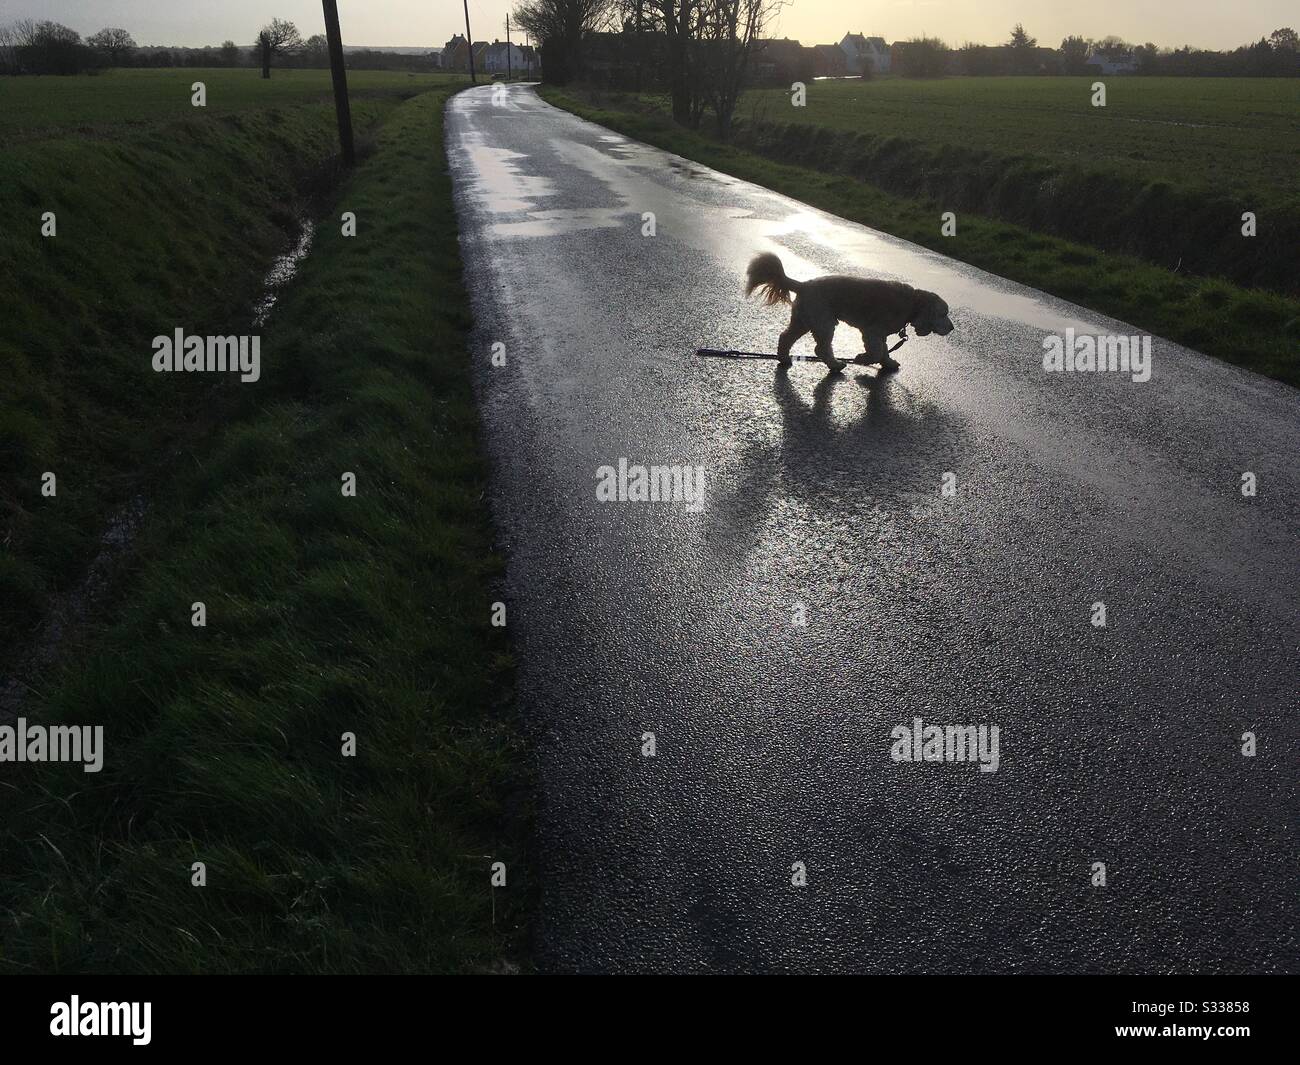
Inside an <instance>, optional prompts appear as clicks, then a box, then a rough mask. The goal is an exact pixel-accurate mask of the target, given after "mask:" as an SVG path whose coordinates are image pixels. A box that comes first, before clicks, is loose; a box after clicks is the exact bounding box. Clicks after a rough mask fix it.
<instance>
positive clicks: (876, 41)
mask: <svg viewBox="0 0 1300 1065" xmlns="http://www.w3.org/2000/svg"><path fill="white" fill-rule="evenodd" d="M840 50H841V51H843V53H844V58H845V60H846V61H847V62H848V68H849V73H850V74H865V73H867V72H868V70H870V72H871V73H872V74H888V73H889V45H887V44H886V43H885V39H884V38H883V37H864V36H863V35H862V34H860V33H846V34H845V35H844V40H842V41H840Z"/></svg>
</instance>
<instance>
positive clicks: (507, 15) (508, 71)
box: [506, 11, 510, 81]
mask: <svg viewBox="0 0 1300 1065" xmlns="http://www.w3.org/2000/svg"><path fill="white" fill-rule="evenodd" d="M509 80H510V12H509V11H507V12H506V81H509Z"/></svg>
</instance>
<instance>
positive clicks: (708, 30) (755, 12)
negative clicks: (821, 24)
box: [696, 0, 783, 140]
mask: <svg viewBox="0 0 1300 1065" xmlns="http://www.w3.org/2000/svg"><path fill="white" fill-rule="evenodd" d="M782 4H783V0H702V11H701V19H700V24H699V35H700V45H701V47H700V48H699V50H698V51H699V58H700V60H702V61H701V62H699V63H697V64H696V70H697V73H698V75H699V80H700V83H701V88H702V91H701V92H700V93H699V95H700V96H702V97H704V98H706V99H707V100H708V102H709V105H710V106H711V107H712V108H713V114H714V117H715V118H716V119H717V124H718V136H719V137H720V138H722V139H723V140H726V139H727V138H728V137H730V135H731V122H732V118H733V117H734V116H735V113H736V104H737V102H738V101H739V100H740V94H741V92H742V91H743V90H744V88H745V84H746V81H747V79H748V76H749V70H750V64H751V62H752V60H753V57H754V54H755V49H756V48H757V47H759V41H760V39H761V37H762V35H763V29H764V27H766V26H767V25H768V24H769V23H770V22H771V21H772V20H773V18H774V17H775V16H776V14H777V12H778V11H779V10H780V9H781V6H782ZM697 121H698V118H697Z"/></svg>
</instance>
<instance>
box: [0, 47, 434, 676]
mask: <svg viewBox="0 0 1300 1065" xmlns="http://www.w3.org/2000/svg"><path fill="white" fill-rule="evenodd" d="M144 73H151V74H154V75H156V76H154V77H138V78H113V77H104V78H70V79H58V78H53V79H51V78H8V79H4V80H5V81H7V82H14V83H18V84H17V85H7V86H5V87H3V88H2V89H0V92H3V93H4V94H5V95H6V97H8V98H12V97H21V98H22V99H23V100H27V102H28V103H30V104H32V106H33V107H34V106H35V104H34V100H35V99H36V95H35V94H37V93H38V91H39V90H40V89H41V88H42V87H44V89H45V90H46V92H47V93H48V94H49V99H47V100H46V101H45V104H44V110H45V111H48V112H50V113H58V114H60V115H63V116H65V117H66V116H67V115H69V114H74V115H82V116H83V117H84V118H85V120H86V121H91V120H92V119H95V118H97V117H100V116H101V115H102V114H105V113H116V111H117V110H120V109H121V108H122V107H123V106H125V105H124V102H123V101H122V100H121V99H119V98H118V96H115V95H114V93H113V92H109V91H100V90H101V87H102V89H103V90H109V89H112V88H114V87H116V90H117V91H118V92H119V93H120V92H121V91H122V90H123V89H126V90H130V92H131V93H132V94H134V95H133V97H132V98H133V99H135V100H136V102H137V104H139V105H140V112H141V113H142V114H154V112H153V110H151V107H150V105H151V104H152V105H157V102H158V100H159V99H165V100H167V101H169V107H170V111H169V112H167V114H168V118H167V120H165V121H164V120H162V119H161V118H160V117H158V116H157V115H155V119H156V120H155V121H152V122H150V123H149V124H147V125H145V126H143V127H136V126H132V125H129V124H127V125H119V126H115V127H114V129H113V132H112V135H111V136H99V135H90V134H84V133H81V132H78V131H76V130H74V129H72V128H63V129H61V130H59V131H56V132H55V133H53V134H51V135H50V136H47V137H45V138H43V139H36V140H26V141H20V142H17V143H13V144H10V145H8V146H7V147H6V148H5V150H4V151H3V152H0V215H3V217H5V218H6V219H9V220H11V222H12V224H7V225H5V226H3V227H0V293H3V296H2V297H0V298H3V300H4V313H3V315H0V375H2V376H3V379H4V382H5V387H4V391H3V393H2V394H0V470H3V473H4V476H3V479H0V673H2V672H3V671H4V668H5V667H6V665H12V664H13V661H12V658H13V649H14V648H15V647H17V646H19V645H20V644H21V643H23V642H24V641H26V640H27V639H28V638H29V634H30V633H32V632H33V631H34V630H35V629H36V627H37V626H38V624H39V623H40V621H41V619H42V618H43V617H45V616H46V614H47V613H48V609H49V606H50V604H51V601H52V600H53V599H54V598H55V597H57V596H59V595H60V594H62V593H66V592H68V591H70V590H71V589H72V588H74V587H76V585H77V584H78V583H79V582H80V580H81V579H82V575H83V573H84V571H85V568H86V565H87V563H88V561H89V560H90V558H91V557H92V556H93V555H94V554H95V553H96V552H97V551H98V550H99V546H100V544H99V540H100V537H101V535H102V534H103V532H104V529H105V527H106V526H107V525H108V524H109V521H110V516H111V515H112V514H113V513H114V512H117V511H119V510H120V509H121V508H122V507H123V506H124V505H125V504H126V503H127V502H128V501H129V500H130V499H131V498H132V497H133V496H134V495H136V494H137V493H139V492H140V491H141V490H142V489H145V490H147V486H148V484H149V483H150V482H151V481H153V480H156V479H158V478H165V477H166V476H167V475H168V469H169V468H170V467H171V466H172V465H174V463H175V461H176V447H177V441H178V440H181V439H183V438H185V437H187V436H192V435H193V434H194V433H195V432H196V431H198V430H200V429H201V428H202V427H203V426H204V425H205V424H207V423H210V422H211V421H212V420H213V419H214V416H215V415H216V414H217V413H218V411H219V409H220V404H221V403H222V402H223V401H224V400H225V398H226V397H229V396H230V395H231V394H232V393H234V392H237V391H238V387H239V386H234V387H233V388H232V387H231V385H230V383H229V382H227V381H214V380H213V376H214V375H203V374H197V375H169V374H151V373H147V372H146V373H142V372H141V368H142V367H145V368H146V369H147V366H148V361H147V360H148V358H149V357H150V354H151V352H152V347H151V341H152V338H153V337H155V336H157V335H159V334H171V333H172V331H173V330H174V329H175V328H178V327H180V328H184V329H185V330H186V331H187V332H189V333H196V334H200V335H207V334H227V333H243V332H247V331H248V330H249V327H250V322H251V319H252V314H253V304H254V302H255V300H256V297H257V296H258V294H259V291H260V289H261V285H262V275H263V273H264V272H265V270H266V268H267V266H268V265H269V263H270V261H271V259H272V258H273V257H274V255H275V254H276V253H277V252H278V251H280V250H282V249H283V248H284V247H285V245H286V244H289V243H291V242H292V240H293V239H294V237H295V236H296V230H297V229H298V227H299V217H298V216H299V215H300V214H301V213H302V212H303V211H304V210H306V209H307V206H308V205H307V203H306V199H307V197H306V196H305V195H304V193H305V192H307V191H310V190H311V189H312V188H313V187H323V188H328V187H329V185H330V184H331V183H332V180H333V178H334V177H335V175H334V174H332V173H331V172H330V162H331V160H332V158H333V156H334V153H335V152H336V150H337V149H336V145H337V133H336V126H335V119H334V109H333V105H332V103H330V102H329V101H324V102H322V101H318V100H315V99H314V98H313V99H312V100H311V101H310V102H307V101H306V98H303V97H299V96H297V95H294V94H292V93H290V92H289V91H287V90H288V87H287V86H286V85H283V84H280V83H276V84H277V88H276V89H274V90H270V89H262V87H261V86H259V84H258V82H257V80H256V79H253V78H251V77H250V78H248V79H245V82H244V83H241V84H243V89H244V90H245V91H246V92H248V93H251V92H253V91H254V90H257V91H260V92H262V95H261V96H260V97H256V98H254V97H249V98H248V99H246V100H245V103H244V109H243V110H239V111H234V112H230V113H215V112H208V111H206V110H203V109H196V108H193V107H191V106H190V104H189V95H188V88H189V84H190V81H191V79H192V78H193V77H194V76H195V75H194V73H193V72H187V71H158V72H144ZM204 73H207V72H200V75H199V76H202V75H203V74H204ZM212 73H216V72H212ZM227 73H232V72H227ZM163 75H165V76H163ZM270 84H271V83H270V82H266V83H262V85H265V86H269V85H270ZM215 88H216V86H215V85H214V90H215ZM413 94H414V90H413V89H411V88H407V87H405V86H399V87H398V88H394V89H392V90H391V91H388V92H386V93H382V94H381V93H378V92H376V93H372V94H370V95H367V96H365V97H364V98H362V99H359V100H358V101H357V102H356V105H355V106H354V110H353V114H354V116H355V121H356V125H357V127H358V129H359V130H360V131H363V140H364V131H365V130H367V129H369V128H371V127H373V126H374V125H376V124H377V123H378V122H380V121H381V120H382V119H383V118H384V116H386V115H387V114H389V113H390V112H391V110H392V109H393V108H394V107H396V106H397V105H398V103H399V102H400V101H401V99H403V98H404V97H409V96H411V95H413ZM317 95H319V94H317ZM28 97H31V99H28ZM105 100H109V101H112V102H113V106H112V107H108V108H107V110H106V109H105V107H106V105H105V103H104V101H105ZM56 105H57V106H56ZM37 110H40V108H37ZM20 113H21V111H20ZM51 227H52V228H51ZM47 232H48V234H49V235H46V234H47ZM46 473H51V474H53V475H54V477H55V482H54V484H55V488H56V490H57V496H56V497H55V499H50V498H48V497H47V496H46V495H44V494H43V491H42V490H43V488H44V487H45V484H46V481H45V478H44V475H45V474H46Z"/></svg>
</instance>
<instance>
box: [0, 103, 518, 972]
mask: <svg viewBox="0 0 1300 1065" xmlns="http://www.w3.org/2000/svg"><path fill="white" fill-rule="evenodd" d="M447 95H448V91H447V90H440V91H434V92H429V93H427V94H425V95H422V96H419V97H417V98H415V99H413V100H411V101H409V102H407V103H405V104H404V105H402V106H401V107H400V108H399V109H398V110H396V111H395V112H394V113H393V115H392V117H391V118H390V119H389V121H388V122H387V123H386V124H385V125H384V126H383V127H382V129H381V130H380V131H379V133H378V135H377V144H376V152H375V154H374V155H373V157H371V158H370V159H368V160H367V161H365V162H364V163H363V164H361V166H360V167H359V168H358V169H357V171H356V172H355V174H354V175H352V176H351V177H350V178H349V179H348V180H347V181H346V182H345V183H344V184H343V186H342V187H341V189H340V191H339V195H338V202H337V210H336V211H335V212H333V216H332V217H335V218H336V217H337V215H338V213H339V212H341V211H344V210H347V211H353V212H355V213H356V215H357V235H356V236H355V237H352V238H348V237H344V236H342V235H341V232H340V227H339V226H338V225H337V224H336V223H335V222H334V221H329V222H326V223H322V224H321V225H320V226H319V227H318V229H317V235H316V245H315V248H314V250H313V252H312V254H311V255H310V256H309V257H308V259H307V260H306V262H305V264H304V266H303V269H302V274H301V277H300V279H299V280H298V282H296V283H295V284H294V285H293V286H292V287H291V288H290V289H289V290H288V291H287V293H286V294H285V296H284V297H283V298H282V300H281V302H280V304H279V306H278V307H277V309H276V311H275V313H274V316H273V318H272V320H271V322H270V324H269V326H268V327H267V328H266V329H265V330H264V331H263V336H262V362H263V370H262V379H261V381H259V382H258V383H257V384H253V385H243V386H240V387H242V388H243V389H245V390H246V391H245V392H242V393H241V394H240V395H241V402H240V403H239V404H238V406H239V408H240V409H239V415H238V417H237V418H235V419H234V420H233V421H232V422H231V423H230V424H228V425H226V426H224V427H222V428H221V429H220V430H219V431H217V432H215V433H213V434H212V435H211V436H210V437H209V438H207V439H206V440H199V441H197V442H194V443H191V444H188V445H186V446H184V447H183V449H182V453H181V454H180V456H179V458H178V463H179V472H178V473H177V475H176V477H175V478H174V482H173V483H172V484H171V485H170V486H169V491H168V492H167V493H166V495H165V497H163V498H159V499H158V500H157V501H156V502H155V505H154V510H153V513H152V514H151V516H150V518H149V520H148V521H147V522H146V524H145V527H144V529H143V531H142V533H141V535H140V537H139V539H138V541H137V543H136V544H135V546H134V548H133V558H134V561H133V572H132V574H131V577H130V580H129V581H128V582H125V583H127V584H128V585H129V587H128V588H127V589H126V591H125V592H124V593H123V594H122V596H121V597H120V600H119V602H118V605H117V607H116V609H115V619H114V620H113V621H112V623H111V624H108V625H105V626H103V627H102V628H100V629H98V630H96V631H95V632H94V633H93V634H92V635H91V636H90V637H89V638H88V640H87V641H86V647H87V650H86V653H85V655H84V656H82V657H79V658H78V659H77V660H75V661H71V662H65V663H64V664H63V666H62V667H61V669H60V670H59V672H58V673H57V674H56V675H55V676H53V677H50V678H48V681H47V683H46V684H45V686H44V690H43V691H42V693H41V694H40V696H39V698H37V699H35V700H33V701H32V702H30V703H29V704H28V705H27V706H26V707H25V712H26V716H27V717H28V719H29V720H36V721H41V722H50V723H62V724H91V725H95V724H102V725H103V726H104V734H105V747H106V753H105V758H104V767H103V770H102V771H101V772H99V773H96V774H87V773H83V772H82V770H81V768H80V766H75V765H73V766H70V765H43V764H32V763H27V764H18V765H15V764H13V763H0V774H2V776H0V781H3V794H4V802H3V815H2V816H0V867H2V868H3V869H4V870H5V876H4V878H3V879H2V880H0V912H2V916H3V919H2V920H0V969H4V970H7V971H15V972H27V971H58V972H99V971H111V972H137V971H138V972H187V973H188V972H252V971H257V972H365V971H385V972H391V971H430V970H432V971H465V970H471V971H473V970H484V969H497V970H499V969H502V968H509V967H510V963H509V961H508V959H510V958H513V957H515V956H516V955H517V952H518V950H519V949H520V941H519V935H520V929H521V927H522V918H521V914H522V913H523V910H524V904H523V902H521V901H520V900H521V899H522V898H523V897H524V892H525V890H526V886H527V884H526V878H525V877H524V876H523V875H522V869H523V862H522V856H523V855H522V851H523V840H524V838H525V825H526V819H527V812H526V802H525V800H524V798H523V796H524V795H525V791H526V789H525V787H524V783H525V782H524V780H523V777H522V774H521V769H520V767H521V765H522V761H523V760H522V756H521V752H520V747H519V741H518V739H517V737H516V735H515V734H514V732H513V731H512V729H511V727H510V725H509V723H508V718H507V716H506V715H505V714H504V713H503V711H504V709H505V707H506V706H507V705H508V702H509V699H510V695H511V663H510V659H509V652H508V646H507V644H506V642H505V640H504V637H503V636H502V634H501V630H496V629H493V628H491V627H490V625H489V623H488V619H489V612H490V604H491V601H492V599H493V598H495V596H494V595H493V592H492V589H493V585H494V582H495V581H496V579H497V577H498V575H499V567H500V563H499V560H498V559H497V558H496V556H494V555H493V553H492V551H491V532H490V528H489V525H488V519H487V512H486V506H485V504H484V492H485V477H486V472H485V468H484V464H483V462H482V459H481V455H480V451H479V448H478V440H477V433H478V413H477V408H476V406H475V402H474V399H473V395H472V390H471V385H470V376H469V371H470V364H469V359H468V355H467V351H466V347H465V332H466V329H467V328H468V326H469V312H468V309H467V304H466V300H465V296H464V293H463V291H462V289H461V282H460V273H461V271H460V261H459V256H458V247H457V240H456V219H455V215H454V211H453V207H452V202H451V183H450V179H449V177H448V175H447V173H446V168H445V159H444V156H443V147H442V144H443V141H442V108H443V104H444V102H445V99H446V96H447ZM145 351H146V353H147V348H146V349H145ZM123 371H124V372H125V373H129V374H131V375H133V376H132V379H135V378H136V377H140V376H143V375H144V374H146V373H148V372H149V369H148V362H147V359H146V358H145V357H143V356H137V358H136V359H135V360H134V361H133V362H132V363H131V364H130V365H129V366H124V367H123ZM160 376H164V377H166V376H168V375H160ZM171 376H174V375H171ZM348 473H352V474H355V477H356V495H355V497H348V496H345V495H344V494H343V493H342V491H341V488H342V479H343V477H344V475H345V474H348ZM196 602H202V603H204V604H205V607H206V612H207V617H206V626H205V627H194V626H193V625H192V624H191V619H192V604H194V603H196ZM345 733H352V734H354V735H355V739H356V755H355V757H345V756H344V755H343V753H342V749H343V745H344V734H345ZM494 861H503V862H505V863H506V867H507V875H508V878H509V879H508V887H507V888H506V889H505V890H501V889H497V890H496V891H495V892H493V891H492V889H491V888H490V884H489V869H490V865H491V863H492V862H494ZM196 862H202V863H204V865H205V867H206V886H202V887H200V886H194V884H193V876H194V872H193V865H194V863H196Z"/></svg>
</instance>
